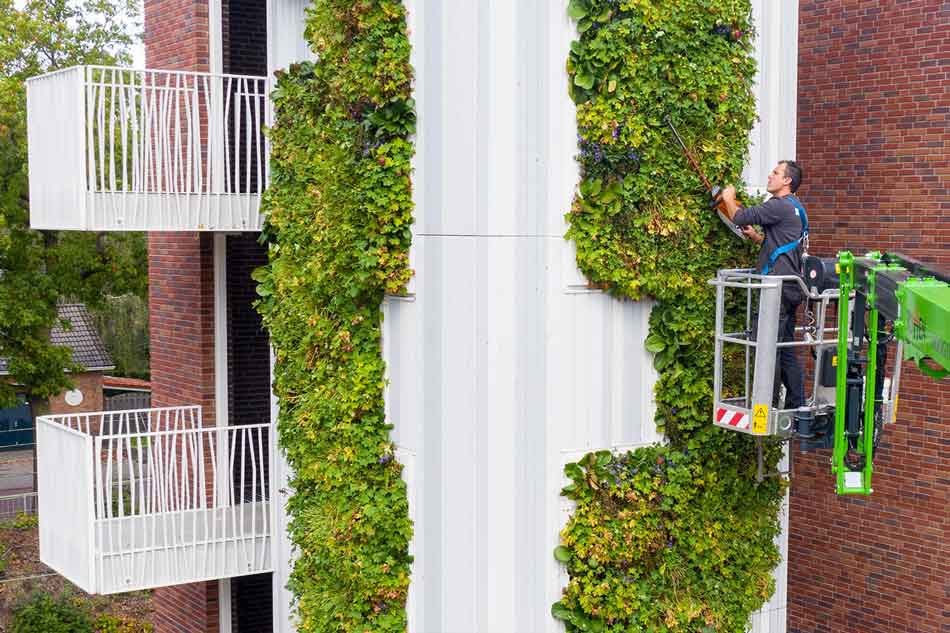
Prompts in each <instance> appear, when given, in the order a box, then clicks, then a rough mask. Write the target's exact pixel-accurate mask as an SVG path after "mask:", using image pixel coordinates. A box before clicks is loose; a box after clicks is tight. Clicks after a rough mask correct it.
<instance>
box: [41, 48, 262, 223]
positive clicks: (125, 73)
mask: <svg viewBox="0 0 950 633" xmlns="http://www.w3.org/2000/svg"><path fill="white" fill-rule="evenodd" d="M268 92H269V91H268V80H267V79H266V78H264V77H248V76H240V75H222V74H211V73H195V72H180V71H166V70H128V69H122V68H110V67H103V66H76V67H73V68H68V69H65V70H61V71H57V72H53V73H49V74H46V75H42V76H39V77H34V78H32V79H30V80H29V81H28V82H27V128H28V142H29V170H30V221H31V225H32V226H33V227H34V228H40V229H75V230H91V231H101V230H139V231H148V230H154V231H199V230H212V231H215V230H216V231H253V230H259V229H260V198H261V192H263V191H264V188H265V186H266V180H267V148H266V143H265V140H264V135H263V131H262V130H263V126H264V124H265V122H266V121H267V117H268V108H269V100H268Z"/></svg>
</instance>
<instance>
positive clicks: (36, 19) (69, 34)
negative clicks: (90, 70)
mask: <svg viewBox="0 0 950 633" xmlns="http://www.w3.org/2000/svg"><path fill="white" fill-rule="evenodd" d="M138 29H139V27H138V8H137V5H136V2H135V0H27V1H25V2H24V1H22V0H20V1H16V0H0V357H3V358H6V359H7V362H8V371H9V373H10V376H11V378H12V380H13V382H15V383H17V384H18V385H19V386H18V387H16V388H14V386H13V385H11V384H9V383H8V382H7V381H0V406H5V405H8V404H10V403H11V402H12V401H13V399H14V397H15V391H20V390H22V391H25V392H26V393H27V394H28V396H29V397H31V398H36V399H42V398H48V397H50V396H52V395H54V394H56V393H59V392H60V391H62V390H63V389H64V388H66V387H68V386H69V380H68V376H66V375H64V370H69V369H76V368H74V367H72V366H71V361H70V356H69V350H65V349H61V348H57V347H54V346H53V345H51V344H50V342H49V336H48V334H49V331H50V329H51V328H52V327H53V325H54V324H55V323H56V320H57V318H58V317H57V312H56V304H57V302H58V301H59V300H60V299H62V298H69V299H71V300H76V301H82V302H85V303H88V304H91V305H93V306H95V305H97V304H99V303H100V302H101V301H102V299H103V297H104V296H105V295H106V294H122V293H127V292H132V293H135V294H138V295H140V296H143V295H144V294H145V292H146V288H147V272H146V266H147V258H146V247H145V240H144V236H143V235H141V234H134V233H125V234H119V233H111V234H98V235H97V234H95V233H82V232H59V231H34V230H32V229H30V226H29V190H28V178H27V144H26V87H25V81H26V79H27V78H29V77H32V76H35V75H38V74H42V73H45V72H50V71H53V70H57V69H60V68H66V67H69V66H73V65H77V64H123V63H125V64H127V63H129V62H130V61H131V54H130V51H131V47H132V45H133V44H134V42H135V40H136V38H137V35H136V33H137V32H138Z"/></svg>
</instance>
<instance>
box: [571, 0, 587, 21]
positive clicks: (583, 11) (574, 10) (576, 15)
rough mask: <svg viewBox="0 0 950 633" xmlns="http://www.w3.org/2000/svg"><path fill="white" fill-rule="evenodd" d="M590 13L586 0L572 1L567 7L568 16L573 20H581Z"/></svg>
mask: <svg viewBox="0 0 950 633" xmlns="http://www.w3.org/2000/svg"><path fill="white" fill-rule="evenodd" d="M588 12H589V9H588V5H587V2H585V0H571V1H570V2H569V3H568V5H567V15H568V17H570V18H571V19H572V20H580V19H581V18H583V17H584V16H586V15H587V13H588Z"/></svg>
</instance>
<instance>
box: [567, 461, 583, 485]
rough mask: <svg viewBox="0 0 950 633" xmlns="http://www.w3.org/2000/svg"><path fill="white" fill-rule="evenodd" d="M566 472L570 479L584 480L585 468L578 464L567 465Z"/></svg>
mask: <svg viewBox="0 0 950 633" xmlns="http://www.w3.org/2000/svg"><path fill="white" fill-rule="evenodd" d="M564 474H565V475H567V477H568V479H571V480H572V481H575V482H577V481H583V480H584V469H583V468H581V467H580V466H578V465H577V464H573V463H572V464H567V465H565V466H564Z"/></svg>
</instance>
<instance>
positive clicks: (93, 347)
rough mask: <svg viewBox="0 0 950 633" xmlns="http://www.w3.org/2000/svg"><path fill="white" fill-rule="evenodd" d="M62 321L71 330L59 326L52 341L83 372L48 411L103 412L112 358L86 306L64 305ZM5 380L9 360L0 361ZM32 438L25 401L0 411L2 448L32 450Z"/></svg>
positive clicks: (0, 368) (0, 440) (62, 306)
mask: <svg viewBox="0 0 950 633" xmlns="http://www.w3.org/2000/svg"><path fill="white" fill-rule="evenodd" d="M59 317H60V319H62V320H64V321H67V322H68V323H69V324H70V327H68V328H64V327H62V326H60V325H57V326H56V327H54V328H53V329H52V330H51V331H50V338H51V339H52V341H53V344H54V345H57V346H60V347H68V348H69V349H70V350H71V351H72V359H73V362H74V363H76V364H78V365H81V366H82V368H83V370H82V371H80V372H77V373H74V374H71V375H70V379H71V380H72V382H73V388H72V389H70V390H67V391H64V392H63V393H61V394H59V395H57V396H55V397H53V398H50V401H49V411H50V413H86V412H90V411H101V410H102V408H103V396H102V378H103V374H104V373H105V372H107V371H110V370H113V369H115V365H114V363H113V362H112V357H111V356H110V355H109V352H108V351H107V350H106V348H105V346H104V345H103V344H102V339H101V338H100V337H99V333H98V332H97V331H96V328H95V326H94V324H93V321H92V316H91V315H90V314H89V311H88V310H87V309H86V306H84V305H83V304H81V303H64V304H61V305H60V306H59ZM3 376H9V372H8V371H7V359H5V358H0V377H3ZM0 379H2V378H0ZM33 437H34V433H33V416H32V412H31V411H30V407H29V404H28V403H27V402H26V399H25V397H24V398H23V399H22V400H21V402H20V404H18V405H17V406H16V407H11V408H8V409H0V448H10V447H17V446H30V445H32V444H33V441H34V440H33Z"/></svg>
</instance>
